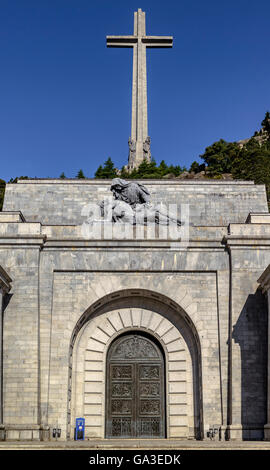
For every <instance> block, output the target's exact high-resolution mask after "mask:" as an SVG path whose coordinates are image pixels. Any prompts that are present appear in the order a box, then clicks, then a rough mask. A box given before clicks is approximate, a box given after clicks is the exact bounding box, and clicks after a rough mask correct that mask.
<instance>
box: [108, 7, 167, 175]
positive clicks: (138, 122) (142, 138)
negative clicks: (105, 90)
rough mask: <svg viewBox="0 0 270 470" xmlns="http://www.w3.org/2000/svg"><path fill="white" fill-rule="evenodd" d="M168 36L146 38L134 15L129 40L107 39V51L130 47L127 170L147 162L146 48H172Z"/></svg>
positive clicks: (140, 19)
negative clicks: (131, 59) (131, 60)
mask: <svg viewBox="0 0 270 470" xmlns="http://www.w3.org/2000/svg"><path fill="white" fill-rule="evenodd" d="M172 43H173V38H172V36H146V31H145V12H144V11H142V10H141V9H140V8H139V9H138V11H136V12H135V13H134V34H133V36H107V46H108V47H133V81H132V114H131V137H130V138H129V141H128V144H129V157H128V169H129V170H132V169H133V168H137V167H138V166H139V165H140V163H141V162H142V161H143V159H147V160H150V159H151V153H150V137H149V136H148V119H147V79H146V48H147V47H172Z"/></svg>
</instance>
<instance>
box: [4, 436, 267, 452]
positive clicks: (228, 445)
mask: <svg viewBox="0 0 270 470" xmlns="http://www.w3.org/2000/svg"><path fill="white" fill-rule="evenodd" d="M98 449H100V450H128V449H132V450H136V449H142V450H148V449H149V450H154V449H160V450H166V449H167V450H173V449H177V450H225V449H227V450H267V451H270V442H269V441H267V442H265V441H211V440H204V441H188V440H187V441H183V440H167V439H154V440H153V439H152V440H147V439H144V440H140V439H131V440H123V439H122V440H118V439H117V440H116V439H102V440H91V441H65V442H62V441H58V442H56V441H54V442H23V441H8V442H0V451H2V450H98Z"/></svg>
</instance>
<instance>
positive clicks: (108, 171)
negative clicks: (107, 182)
mask: <svg viewBox="0 0 270 470" xmlns="http://www.w3.org/2000/svg"><path fill="white" fill-rule="evenodd" d="M116 176H117V169H116V168H115V166H114V163H113V162H112V159H111V157H109V158H108V160H106V162H105V163H104V166H102V165H100V166H99V167H98V169H97V171H96V173H95V178H100V179H112V178H115V177H116Z"/></svg>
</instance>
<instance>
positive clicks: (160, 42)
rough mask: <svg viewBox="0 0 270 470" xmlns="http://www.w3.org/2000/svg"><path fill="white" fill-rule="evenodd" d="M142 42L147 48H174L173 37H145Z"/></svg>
mask: <svg viewBox="0 0 270 470" xmlns="http://www.w3.org/2000/svg"><path fill="white" fill-rule="evenodd" d="M142 42H143V43H144V44H145V45H146V46H147V47H172V45H173V36H143V37H142Z"/></svg>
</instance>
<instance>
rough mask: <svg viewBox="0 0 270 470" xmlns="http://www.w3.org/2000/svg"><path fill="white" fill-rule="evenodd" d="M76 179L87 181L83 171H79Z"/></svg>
mask: <svg viewBox="0 0 270 470" xmlns="http://www.w3.org/2000/svg"><path fill="white" fill-rule="evenodd" d="M76 178H79V179H85V176H84V173H83V171H82V170H79V171H78V173H77V176H76Z"/></svg>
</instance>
